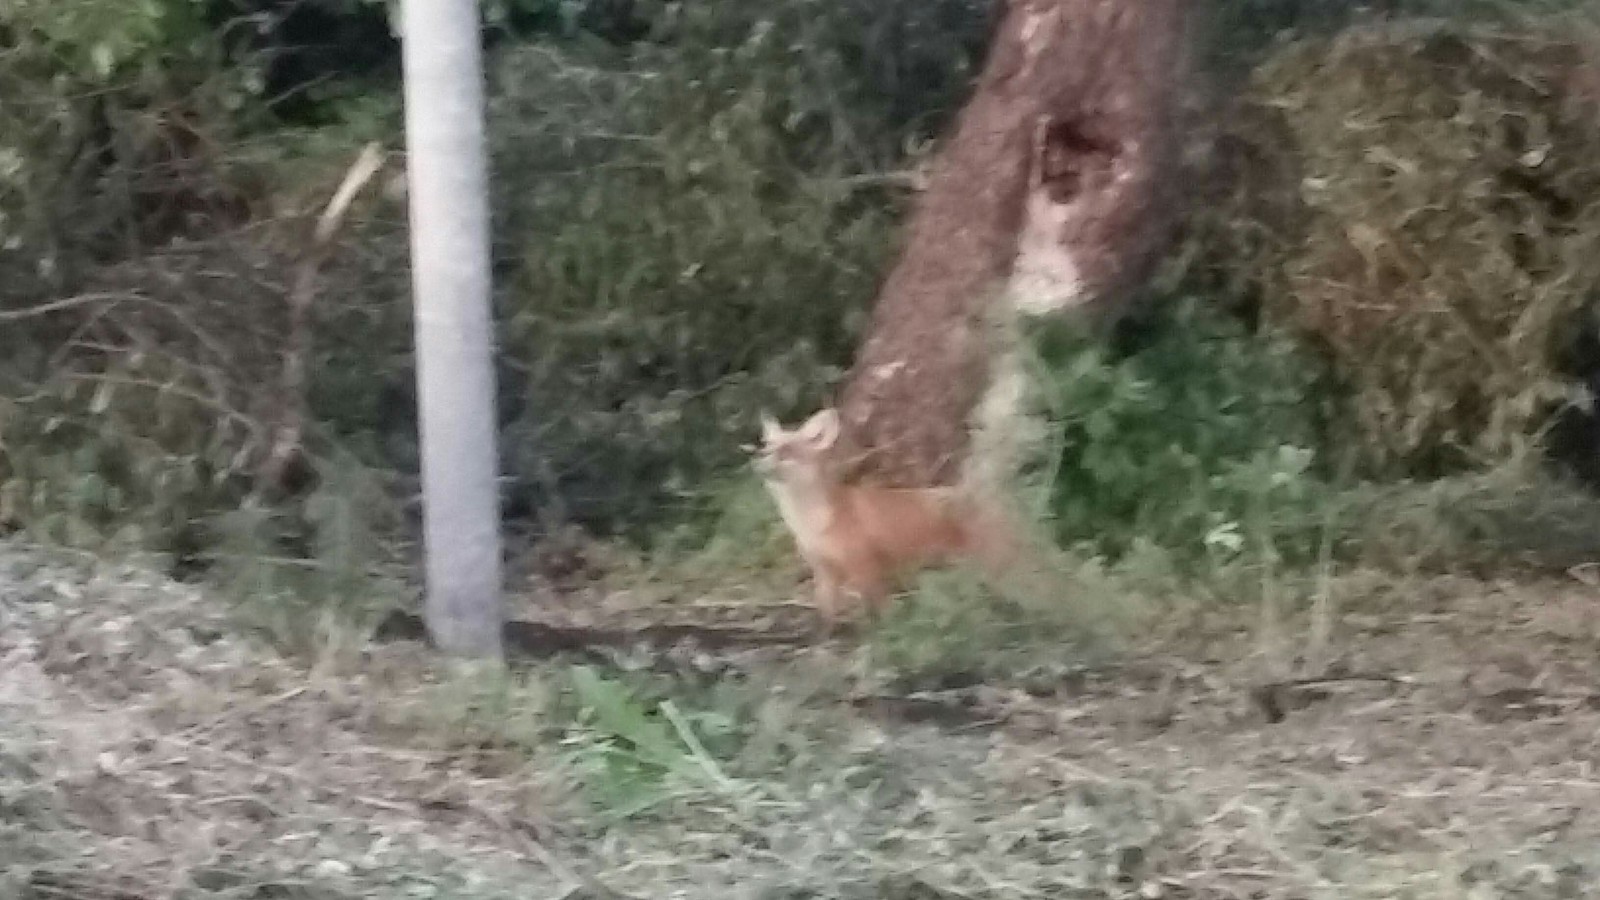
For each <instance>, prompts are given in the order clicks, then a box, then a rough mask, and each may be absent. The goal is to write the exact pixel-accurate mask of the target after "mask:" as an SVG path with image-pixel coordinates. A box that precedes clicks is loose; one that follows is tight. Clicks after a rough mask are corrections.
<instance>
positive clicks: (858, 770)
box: [0, 546, 1600, 898]
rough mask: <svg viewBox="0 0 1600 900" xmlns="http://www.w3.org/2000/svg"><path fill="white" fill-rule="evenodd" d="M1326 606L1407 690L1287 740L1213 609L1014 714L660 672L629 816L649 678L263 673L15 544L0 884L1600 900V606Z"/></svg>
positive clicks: (764, 670) (156, 591) (1482, 597)
mask: <svg viewBox="0 0 1600 900" xmlns="http://www.w3.org/2000/svg"><path fill="white" fill-rule="evenodd" d="M1327 599H1328V602H1327V603H1324V604H1322V605H1321V607H1320V609H1321V610H1322V614H1324V615H1327V616H1331V619H1330V621H1329V622H1328V623H1327V624H1328V627H1327V629H1326V631H1327V634H1328V647H1327V648H1326V655H1327V656H1328V658H1330V659H1332V660H1333V662H1332V665H1334V666H1335V667H1338V666H1341V665H1342V666H1344V667H1345V668H1347V669H1349V670H1371V671H1381V672H1387V673H1390V674H1392V675H1394V676H1395V677H1396V678H1397V679H1399V680H1397V681H1391V682H1381V681H1380V682H1355V681H1351V682H1335V683H1333V684H1331V685H1325V686H1312V687H1307V688H1304V689H1303V690H1297V691H1290V690H1286V691H1284V692H1283V693H1282V695H1281V697H1280V700H1281V705H1282V708H1283V709H1284V710H1285V718H1284V719H1283V720H1282V721H1279V722H1277V723H1275V724H1273V723H1268V722H1267V721H1266V720H1265V719H1264V718H1263V715H1262V713H1261V710H1260V708H1259V707H1258V705H1257V704H1256V703H1254V702H1253V701H1252V699H1251V697H1252V694H1251V692H1250V690H1249V688H1250V687H1251V686H1252V684H1254V683H1255V682H1256V681H1257V680H1259V678H1260V677H1262V673H1266V672H1281V671H1289V670H1292V669H1293V668H1294V667H1295V659H1294V657H1295V656H1296V655H1297V653H1298V652H1299V651H1300V650H1301V648H1299V647H1297V646H1295V645H1292V644H1289V643H1285V642H1283V641H1281V640H1278V641H1267V642H1265V643H1263V642H1262V641H1260V640H1259V638H1260V637H1261V633H1260V632H1258V631H1256V630H1254V629H1251V628H1245V627H1241V626H1240V619H1239V617H1238V615H1237V614H1232V613H1223V612H1219V611H1217V609H1216V607H1208V610H1209V611H1207V612H1200V611H1198V610H1197V611H1196V612H1194V613H1193V615H1189V616H1185V617H1182V618H1181V620H1180V619H1174V618H1171V617H1169V618H1168V620H1167V626H1168V628H1167V630H1168V631H1170V636H1160V635H1158V636H1156V637H1154V638H1152V641H1151V644H1150V646H1148V647H1146V648H1144V649H1143V650H1141V651H1140V652H1137V653H1133V654H1131V655H1130V656H1129V658H1128V661H1127V662H1126V663H1125V664H1122V665H1119V666H1117V667H1114V668H1104V669H1098V670H1089V671H1080V672H1079V673H1078V675H1077V676H1075V677H1073V678H1068V679H1064V680H1063V681H1061V682H1060V683H1059V684H1057V685H1056V686H1055V688H1054V690H1053V691H1042V690H1035V691H1034V692H1033V693H1032V694H1028V693H1023V692H1021V691H1017V690H1014V689H1011V688H1007V687H1006V686H1005V685H1004V683H1003V682H1001V683H996V684H994V685H991V686H987V687H984V686H977V687H971V688H967V689H965V690H964V691H962V692H946V693H945V694H943V695H938V694H928V695H921V696H919V697H915V698H899V699H900V700H902V701H904V702H903V703H901V705H899V706H894V705H892V704H877V705H873V704H859V703H858V704H847V703H845V702H843V701H844V700H845V699H846V695H847V694H850V695H861V694H862V693H865V692H871V691H873V690H875V689H878V688H881V686H882V683H883V682H882V680H881V675H879V674H877V673H874V672H872V671H871V670H870V668H869V667H866V666H864V665H863V664H862V663H863V655H862V654H863V651H861V650H859V649H852V648H849V647H841V646H831V647H830V646H819V647H816V648H812V649H810V650H806V651H803V652H800V653H798V654H796V655H793V656H791V657H789V658H787V659H785V660H781V661H772V660H766V661H757V662H750V663H747V664H746V665H745V666H744V670H743V671H732V672H725V673H724V674H723V675H722V676H721V677H720V678H719V679H718V680H717V681H715V682H710V683H705V682H701V683H696V682H695V680H694V679H693V678H691V677H687V676H668V677H664V680H663V679H658V682H657V683H658V684H664V685H665V686H666V687H665V688H664V690H663V692H662V693H660V694H659V695H657V699H660V698H665V699H667V700H670V701H671V703H670V704H667V703H663V704H661V706H660V707H659V709H662V710H666V709H667V708H668V707H669V706H670V709H671V710H673V711H677V712H676V714H675V717H674V716H667V717H659V716H658V717H654V718H652V721H656V722H658V723H660V722H669V721H670V722H676V723H678V724H677V725H671V726H669V725H663V726H662V731H661V733H660V735H662V736H658V737H659V740H660V744H659V746H657V747H656V748H655V750H654V751H652V752H655V753H657V754H658V757H656V758H652V759H648V760H645V763H646V764H647V765H644V766H643V767H644V768H649V766H656V768H655V769H652V770H651V771H652V772H654V774H653V775H651V778H652V779H653V781H652V785H651V791H650V792H649V795H648V802H646V803H642V804H638V805H637V806H636V807H635V809H633V810H631V811H629V810H624V809H623V808H622V807H621V806H620V805H615V804H613V805H607V798H610V799H611V800H615V799H616V798H617V797H619V796H620V795H619V793H618V791H617V790H615V789H616V788H618V787H619V783H618V782H617V781H616V779H617V778H618V775H617V773H618V772H619V771H621V769H619V768H618V766H617V765H616V763H617V762H618V761H619V760H633V761H634V762H635V763H638V762H639V761H640V760H641V759H643V758H644V757H646V756H647V755H648V754H647V753H646V752H645V749H646V745H648V744H649V742H648V741H645V740H644V739H642V738H640V736H639V734H640V733H642V732H640V733H632V732H630V729H632V728H633V727H634V726H632V725H628V724H627V721H628V717H629V716H630V715H634V714H636V713H640V714H642V712H644V711H647V710H650V709H655V708H657V707H655V703H656V699H646V698H647V696H648V693H647V691H645V690H644V689H642V688H638V687H637V686H638V685H641V684H644V682H641V681H638V680H629V677H628V676H624V675H618V676H615V678H614V680H613V681H609V682H607V683H608V684H625V685H634V686H635V687H634V688H629V689H628V690H633V691H634V693H631V694H629V693H626V691H624V692H623V693H618V694H614V695H611V698H610V699H611V700H615V701H617V703H618V704H619V710H618V711H616V714H615V715H614V716H613V717H611V718H607V716H605V715H596V714H595V713H594V712H593V711H592V710H591V711H588V712H574V707H575V706H576V705H577V704H575V703H574V699H573V697H572V696H571V691H570V689H569V686H570V685H571V684H573V679H572V677H571V676H570V673H569V671H568V670H567V669H566V668H564V667H561V666H557V665H553V664H552V665H545V666H540V667H536V668H533V669H529V670H525V671H519V672H517V673H514V674H512V675H503V674H494V673H487V674H486V673H482V672H477V673H474V672H450V671H447V670H444V669H441V668H438V667H437V666H436V664H435V662H434V661H433V660H431V659H430V658H428V657H427V656H426V655H425V654H423V653H421V652H420V651H418V650H417V649H415V648H412V647H408V646H401V645H393V646H382V647H380V646H367V645H363V644H360V643H357V642H347V643H346V644H345V645H344V646H340V645H339V644H338V643H337V642H335V643H334V644H333V645H330V647H329V649H327V650H326V651H325V652H324V653H323V654H322V655H321V656H320V657H318V658H316V659H311V660H305V659H300V660H296V659H286V658H283V657H281V656H279V655H277V654H275V653H274V652H272V651H271V650H270V649H268V648H266V647H263V646H260V645H257V644H256V643H254V642H253V641H252V640H251V639H249V638H247V637H244V636H241V635H240V634H239V633H238V632H237V631H236V629H235V626H234V624H233V620H232V619H231V618H230V617H229V616H228V615H227V614H226V612H225V611H223V610H221V609H219V608H217V607H216V606H214V605H213V604H212V603H211V602H209V601H208V600H207V598H205V597H203V596H200V595H199V594H197V593H196V592H195V591H193V590H191V589H189V588H185V587H180V586H175V585H173V584H170V583H166V582H164V581H162V580H161V579H159V578H157V577H153V576H150V575H148V574H146V573H144V572H142V571H140V570H139V569H137V568H133V567H127V566H120V565H119V566H108V565H105V564H89V563H84V564H77V563H71V562H65V561H63V560H61V559H60V558H51V557H46V556H44V555H41V553H40V552H39V551H35V550H30V549H26V548H21V547H17V546H6V547H4V548H3V551H0V660H3V663H0V664H3V667H4V671H5V678H4V679H3V680H0V893H3V894H5V895H6V896H28V894H27V893H26V892H25V891H26V890H29V889H28V888H25V887H24V886H25V885H29V884H31V885H33V887H32V888H31V890H32V892H33V893H32V896H36V897H63V896H115V895H114V894H112V893H111V892H110V889H111V888H113V887H120V889H122V890H124V891H127V892H128V893H127V896H130V897H139V898H163V897H173V898H178V897H182V898H202V897H296V898H299V897H314V898H354V897H462V898H487V897H501V896H504V897H513V896H515V897H528V896H539V897H615V896H631V897H660V896H680V897H760V898H780V897H782V898H800V897H846V898H857V897H859V898H868V897H873V898H944V897H963V898H1001V897H1006V898H1010V897H1064V896H1067V897H1102V896H1104V897H1115V896H1130V897H1131V896H1163V897H1242V896H1251V897H1327V898H1350V897H1374V898H1377V897H1385V898H1386V897H1400V896H1405V897H1430V898H1431V897H1438V898H1445V897H1468V896H1472V897H1476V896H1520V897H1546V896H1548V897H1558V896H1596V893H1595V891H1596V888H1595V885H1596V882H1597V879H1596V875H1597V873H1600V850H1597V848H1600V775H1597V773H1596V772H1595V771H1594V752H1593V750H1594V743H1595V741H1596V739H1597V735H1600V697H1597V692H1596V690H1595V687H1594V686H1595V685H1596V684H1597V683H1600V653H1597V652H1596V651H1597V650H1600V626H1597V624H1596V621H1597V620H1596V617H1595V616H1594V609H1595V604H1596V603H1597V602H1600V592H1597V591H1596V590H1595V589H1594V588H1592V587H1590V586H1586V585H1584V584H1583V583H1581V582H1580V581H1576V580H1567V581H1562V582H1549V583H1539V584H1524V585H1489V584H1484V583H1481V582H1475V581H1448V580H1432V581H1429V582H1426V583H1417V584H1410V583H1397V582H1395V580H1394V579H1393V578H1392V577H1391V576H1380V575H1376V574H1370V575H1361V574H1359V573H1358V574H1352V575H1349V576H1345V577H1342V578H1340V579H1339V580H1338V581H1336V582H1334V584H1333V586H1332V587H1331V588H1330V593H1329V597H1328V598H1327ZM1173 615H1176V614H1175V613H1174V614H1173ZM1284 615H1285V619H1284V620H1283V621H1282V623H1281V625H1282V631H1281V633H1285V634H1294V633H1301V631H1302V629H1304V628H1305V623H1304V622H1300V621H1297V620H1296V619H1295V618H1294V614H1292V613H1288V612H1286V613H1284ZM607 677H611V676H607ZM875 686H876V688H875ZM958 694H959V695H960V696H957V695H958ZM594 696H599V695H594ZM594 696H591V697H590V702H591V705H605V703H599V704H595V703H594V702H593V701H594ZM601 700H605V698H604V697H601ZM913 700H915V701H917V702H920V703H922V704H923V705H924V706H927V707H940V706H942V707H943V708H944V709H945V711H946V712H949V711H951V710H955V711H956V713H958V714H952V715H944V716H938V715H936V716H933V717H931V721H930V722H927V723H922V724H910V723H908V722H907V721H905V715H904V714H905V713H906V712H907V711H908V710H912V709H914V708H916V707H914V706H913V705H912V701H913ZM606 702H607V703H609V702H610V701H609V700H607V701H606ZM713 713H714V714H716V715H712V714H713ZM719 716H720V718H721V719H723V720H725V721H724V725H725V726H726V727H724V728H722V729H720V730H719V729H718V728H716V727H713V724H712V723H713V720H714V719H715V718H717V717H719ZM618 722H622V723H623V724H621V725H619V724H618ZM729 734H733V735H734V738H733V739H728V735H729ZM630 739H637V740H635V741H633V742H631V743H630ZM657 764H659V765H657ZM631 771H634V772H635V774H637V773H638V772H639V771H642V769H641V768H638V767H636V768H635V769H634V770H631ZM608 779H610V781H608ZM630 812H631V814H627V813H630ZM57 888H60V889H59V890H57ZM91 888H93V889H97V890H100V891H101V893H98V894H96V893H93V891H92V890H91ZM52 890H56V891H57V892H56V893H51V891H52Z"/></svg>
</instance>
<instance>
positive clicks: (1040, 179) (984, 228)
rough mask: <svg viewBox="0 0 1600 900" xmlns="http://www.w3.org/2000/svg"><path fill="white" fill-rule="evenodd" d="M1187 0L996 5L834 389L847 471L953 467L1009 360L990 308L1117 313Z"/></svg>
mask: <svg viewBox="0 0 1600 900" xmlns="http://www.w3.org/2000/svg"><path fill="white" fill-rule="evenodd" d="M1190 5H1191V0H1011V2H1010V3H1009V4H1008V5H1007V7H1006V9H1005V11H1004V13H1003V17H1002V19H1001V21H1000V23H999V26H998V27H997V30H996V32H995V39H994V43H993V45H992V46H991V48H990V52H989V57H988V60H987V62H986V63H985V66H984V70H983V73H982V75H981V76H980V77H979V79H978V83H977V86H976V89H975V91H974V93H973V95H972V97H971V99H970V100H969V102H968V103H967V105H966V106H965V108H964V109H963V110H962V112H961V115H960V116H959V118H958V120H957V122H956V127H955V130H954V133H953V134H952V135H951V137H950V138H949V140H948V142H947V143H946V144H945V146H944V147H943V148H942V149H941V151H940V152H939V154H938V157H937V159H936V161H935V165H934V170H933V176H932V178H931V179H930V182H929V184H928V189H927V191H926V192H924V193H923V194H922V196H921V198H920V200H919V203H918V205H917V208H916V210H915V212H914V213H913V215H912V218H911V222H910V224H909V228H908V235H907V239H906V243H905V247H904V250H903V252H902V253H901V256H900V258H899V260H898V261H897V262H896V264H895V266H894V268H893V269H892V270H891V271H890V273H889V277H888V278H887V279H886V280H885V282H884V285H883V288H882V290H881V291H880V293H879V297H878V302H877V305H876V307H875V308H874V311H873V319H872V323H871V326H870V328H869V332H868V338H867V340H866V341H865V342H864V344H863V345H862V348H861V351H860V354H859V355H858V357H857V359H856V364H855V366H854V368H853V369H852V370H851V373H850V375H849V377H848V378H847V380H846V383H845V386H844V390H843V392H842V398H841V407H842V408H841V412H842V413H843V420H844V424H845V443H844V446H845V447H847V448H849V449H850V450H853V451H854V454H853V456H854V458H855V459H856V460H858V462H859V465H858V466H857V467H856V472H855V474H856V475H857V476H858V477H862V478H866V479H870V480H872V481H875V482H878V483H885V484H893V485H903V486H922V485H932V484H948V483H951V482H952V481H955V480H957V479H958V478H959V477H960V475H961V471H962V469H963V464H964V462H965V456H966V454H967V452H968V450H969V447H970V442H971V434H970V433H969V425H970V424H972V423H971V422H970V420H971V419H972V418H973V413H974V411H975V409H976V408H977V407H978V406H979V405H980V403H985V405H992V404H987V403H986V402H985V400H984V398H985V392H986V391H988V390H989V389H990V387H991V382H994V381H996V376H997V374H998V373H1000V371H1001V370H1007V366H1008V365H1010V364H1009V363H1005V362H1003V361H1002V359H1001V357H1003V356H1004V355H1006V354H1007V353H1009V352H1010V350H1009V349H1008V348H1007V347H1006V346H1005V345H1004V342H1003V340H1002V341H1001V342H998V343H997V342H996V341H995V340H993V339H992V338H993V336H994V335H995V334H996V333H997V332H996V331H995V330H994V329H993V328H992V325H993V324H994V323H993V320H992V319H990V318H989V314H990V313H992V312H994V311H996V310H998V311H1000V312H1001V313H1002V314H1003V315H1009V316H1016V315H1018V314H1021V315H1044V314H1053V313H1061V312H1066V311H1072V310H1080V309H1090V308H1093V311H1094V312H1096V313H1100V312H1109V313H1112V314H1114V313H1115V310H1116V308H1117V307H1119V306H1120V305H1121V301H1122V300H1123V299H1125V296H1126V294H1127V289H1128V287H1129V286H1131V285H1133V284H1136V283H1137V282H1138V281H1139V280H1141V279H1142V276H1143V275H1144V274H1145V273H1146V272H1147V271H1148V269H1149V267H1150V266H1151V265H1152V264H1153V262H1154V259H1155V258H1156V256H1157V251H1158V250H1159V248H1160V246H1161V245H1162V244H1163V243H1164V241H1163V239H1164V237H1165V235H1166V230H1167V226H1168V224H1169V220H1170V216H1169V215H1168V213H1169V211H1170V210H1169V204H1166V203H1165V202H1164V201H1165V199H1166V198H1165V196H1164V188H1165V178H1166V177H1167V176H1168V175H1169V174H1170V171H1171V170H1172V169H1174V168H1175V167H1176V144H1177V142H1176V135H1175V133H1174V132H1175V129H1174V128H1173V126H1172V122H1171V120H1172V119H1173V118H1174V113H1175V104H1174V103H1173V100H1174V99H1175V97H1176V94H1177V91H1178V89H1179V86H1180V84H1181V81H1182V77H1181V76H1182V73H1183V70H1184V68H1185V64H1186V62H1187V59H1186V52H1185V45H1186V43H1187V32H1188V16H1189V11H1190V9H1189V8H1190ZM991 307H995V309H991ZM999 333H1001V334H1002V335H1005V334H1006V333H1008V331H1007V329H1000V331H999ZM1013 362H1014V360H1013ZM1008 371H1009V370H1008ZM1015 377H1018V376H1016V374H1015V373H1014V372H1013V373H1012V375H1010V376H1006V378H1001V379H1000V380H1002V381H1004V380H1007V379H1008V378H1015ZM996 386H997V387H1001V386H999V385H996ZM1003 392H1004V393H1006V394H1008V395H1011V394H1014V393H1016V390H1015V385H1011V386H1009V387H1004V388H1003ZM983 418H985V419H986V420H990V419H994V418H995V417H993V416H990V415H989V414H988V413H985V414H984V416H983ZM984 427H989V426H988V425H984Z"/></svg>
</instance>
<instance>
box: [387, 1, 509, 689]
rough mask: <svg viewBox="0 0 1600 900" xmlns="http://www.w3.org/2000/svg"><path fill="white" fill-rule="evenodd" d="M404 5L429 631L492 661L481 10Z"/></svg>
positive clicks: (494, 493) (461, 4) (496, 591)
mask: <svg viewBox="0 0 1600 900" xmlns="http://www.w3.org/2000/svg"><path fill="white" fill-rule="evenodd" d="M401 13H402V20H401V31H402V35H401V38H402V41H403V44H402V52H403V55H404V66H405V112H406V149H407V167H408V170H409V176H410V177H409V185H408V187H409V194H410V200H411V258H412V281H413V285H414V292H415V308H416V332H417V340H416V344H417V389H418V391H417V393H418V399H419V405H420V412H421V416H420V419H421V432H422V490H423V540H424V545H425V546H424V550H425V553H426V555H427V602H426V612H427V622H428V630H429V632H430V633H431V634H432V637H433V640H434V644H435V645H436V646H437V647H438V648H439V649H440V650H442V651H443V652H445V653H447V654H452V655H458V656H471V657H489V658H500V657H501V656H502V654H503V652H504V650H503V645H502V643H501V626H502V619H503V613H502V610H501V607H500V587H501V585H500V580H501V565H502V563H501V558H500V521H499V516H500V505H499V491H498V485H497V478H496V475H497V469H498V459H497V453H496V448H495V416H494V394H495V389H494V369H493V362H492V357H491V353H492V342H491V334H490V321H491V320H490V315H489V199H488V174H487V171H488V162H487V156H486V151H485V141H484V99H483V61H482V49H481V46H480V44H479V40H480V37H479V28H478V4H477V0H406V2H405V3H404V4H402V7H401Z"/></svg>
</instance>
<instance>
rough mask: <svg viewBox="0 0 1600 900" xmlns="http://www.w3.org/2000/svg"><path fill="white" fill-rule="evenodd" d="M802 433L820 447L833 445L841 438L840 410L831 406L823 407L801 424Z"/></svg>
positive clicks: (807, 439)
mask: <svg viewBox="0 0 1600 900" xmlns="http://www.w3.org/2000/svg"><path fill="white" fill-rule="evenodd" d="M800 433H801V434H802V435H804V436H805V439H806V441H807V442H808V443H811V444H815V445H816V446H817V447H818V448H819V449H823V450H826V449H828V448H829V447H832V446H833V444H834V442H835V441H837V440H838V439H839V411H838V410H836V409H834V408H833V407H831V406H829V407H825V408H823V409H822V410H820V411H818V412H817V413H816V414H815V415H813V416H812V417H811V418H809V419H807V420H806V423H805V424H804V425H802V426H800Z"/></svg>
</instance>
